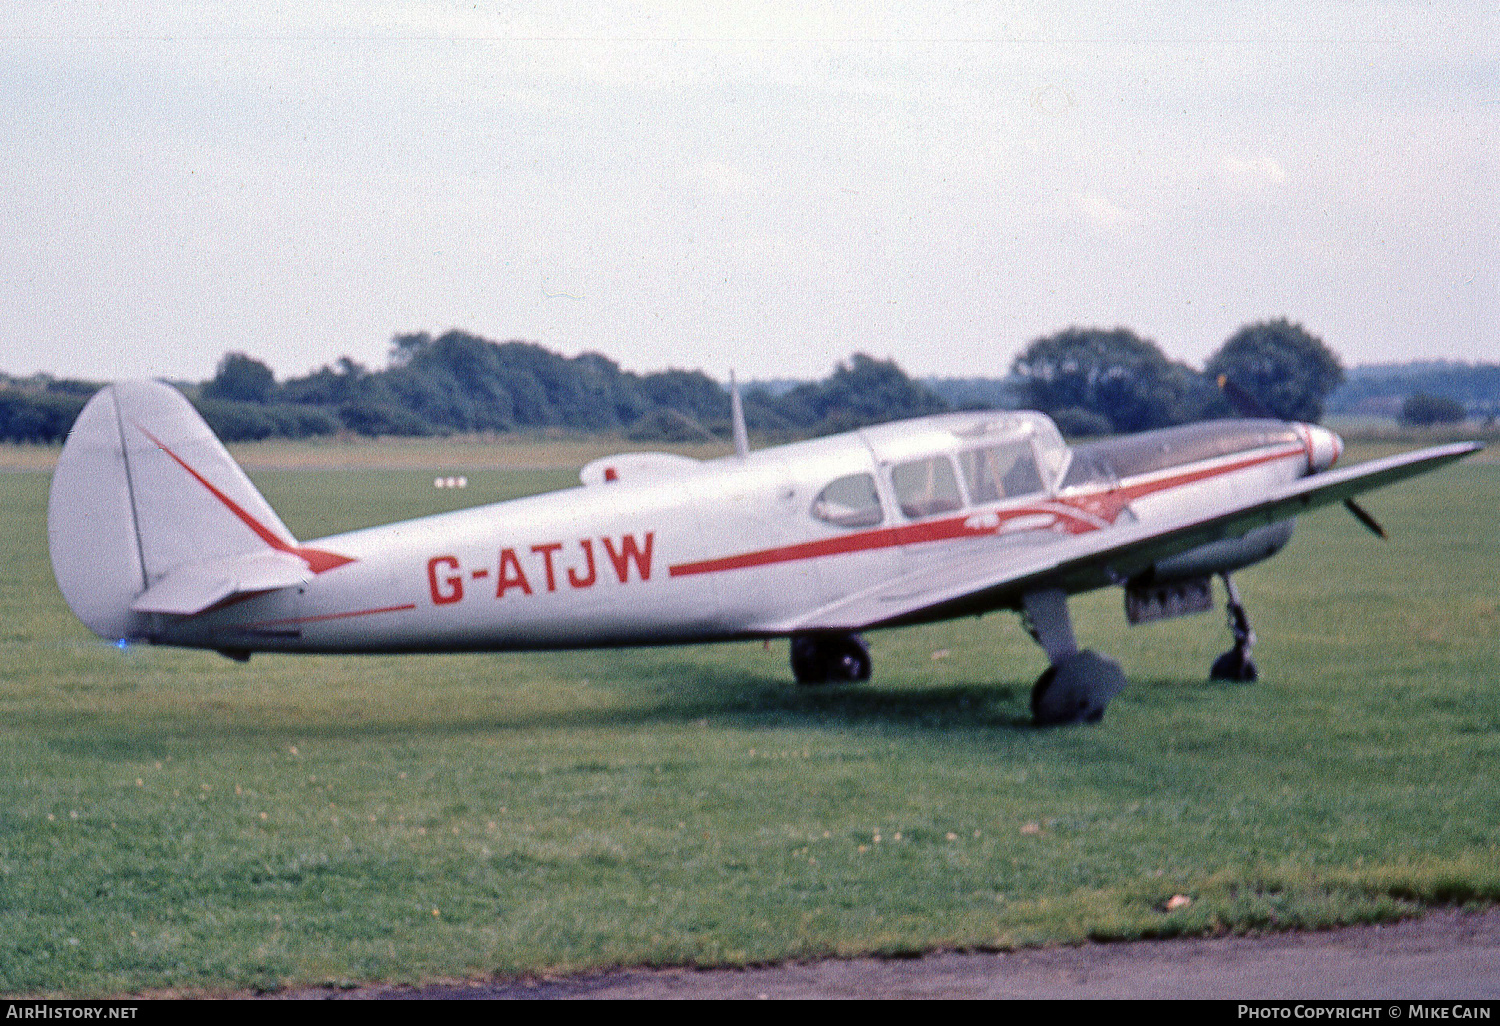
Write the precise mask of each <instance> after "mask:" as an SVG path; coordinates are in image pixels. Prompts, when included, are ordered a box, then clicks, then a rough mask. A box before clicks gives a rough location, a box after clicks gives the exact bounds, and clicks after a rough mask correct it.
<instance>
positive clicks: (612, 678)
mask: <svg viewBox="0 0 1500 1026" xmlns="http://www.w3.org/2000/svg"><path fill="white" fill-rule="evenodd" d="M538 462H540V461H538ZM441 469H442V468H439V470H441ZM432 474H433V471H432V470H430V469H411V470H385V471H359V472H352V471H312V470H305V471H283V472H262V473H257V474H256V475H255V476H256V480H257V482H258V483H259V484H260V485H261V487H262V488H263V490H264V491H265V493H266V495H267V497H268V498H269V499H270V500H271V502H272V503H273V505H275V506H276V507H277V509H278V510H279V511H280V512H281V513H282V515H283V517H284V518H285V519H286V520H287V522H288V524H289V525H290V526H291V527H292V529H293V530H294V531H295V532H297V533H298V535H299V536H300V537H313V536H316V535H320V534H326V533H329V532H331V531H335V530H342V529H345V528H349V527H357V526H362V525H365V524H371V523H379V522H382V521H385V520H389V519H394V518H396V517H400V516H411V515H417V514H420V513H425V512H432V511H435V510H437V509H439V508H451V507H452V506H454V505H460V504H469V503H474V502H481V501H488V500H491V499H498V498H503V497H507V496H510V495H515V494H521V493H524V492H527V491H533V490H538V489H544V488H552V487H558V486H561V485H565V484H568V483H570V482H571V481H572V480H574V478H573V476H572V474H571V473H570V472H569V471H565V470H557V471H500V470H493V471H486V470H479V471H476V472H474V473H471V474H470V475H469V476H470V486H469V488H468V489H467V490H465V491H464V492H453V491H446V490H444V491H438V490H435V489H433V488H432V483H431V478H432ZM46 487H47V477H46V475H45V474H40V473H13V474H3V475H0V503H3V504H0V523H3V526H4V536H5V538H6V539H7V541H6V546H5V549H4V556H3V558H0V612H3V615H0V991H3V992H6V993H12V994H15V993H33V994H34V993H54V992H58V993H69V994H105V993H119V992H128V991H136V990H143V989H155V988H173V989H178V990H182V989H189V990H191V989H206V990H218V989H234V988H247V987H251V988H277V987H281V986H285V985H288V984H294V983H296V984H302V983H325V982H326V983H334V984H340V983H353V982H367V981H376V980H382V981H411V980H418V979H431V978H435V977H469V976H478V975H486V974H493V973H500V974H506V975H515V974H525V973H539V972H554V971H567V970H574V969H585V968H592V967H599V966H607V965H615V964H682V963H690V964H743V963H750V962H764V961H772V960H778V959H786V958H807V957H814V956H820V955H829V954H854V953H857V952H871V951H873V952H885V953H889V954H905V953H911V952H916V951H922V950H928V949H932V948H937V947H997V946H1011V945H1022V944H1036V943H1046V942H1070V941H1079V940H1083V939H1085V938H1099V939H1115V938H1132V937H1144V936H1166V935H1172V934H1177V933H1203V932H1217V931H1226V930H1252V929H1276V928H1289V927H1323V926H1329V925H1333V924H1337V923H1347V922H1357V921H1379V920H1388V919H1392V918H1396V917H1400V916H1404V915H1408V914H1411V913H1412V912H1413V911H1415V910H1418V909H1420V908H1422V907H1424V906H1428V905H1433V904H1455V903H1457V904H1463V903H1483V902H1492V901H1496V900H1500V847H1497V845H1500V790H1497V788H1496V786H1495V783H1494V780H1493V774H1494V770H1495V767H1496V765H1497V764H1500V758H1497V756H1500V680H1497V678H1500V583H1497V578H1496V571H1497V568H1500V539H1497V528H1500V514H1497V513H1496V510H1497V509H1500V467H1496V466H1494V465H1483V464H1480V465H1469V464H1462V465H1459V466H1457V467H1454V468H1451V469H1449V470H1446V471H1443V472H1440V473H1438V474H1435V475H1432V476H1429V477H1426V478H1422V479H1418V480H1416V481H1414V482H1410V483H1408V484H1404V485H1402V486H1399V487H1397V488H1393V489H1390V490H1387V491H1384V492H1381V493H1377V494H1375V495H1373V496H1371V497H1369V498H1368V499H1367V501H1366V505H1367V506H1368V507H1369V508H1370V509H1371V511H1372V512H1374V513H1375V514H1376V515H1377V516H1378V517H1380V518H1381V519H1382V521H1383V522H1384V523H1385V524H1386V526H1387V527H1388V528H1389V529H1390V531H1391V533H1392V535H1393V539H1394V540H1393V541H1392V542H1390V543H1382V542H1380V541H1378V540H1376V539H1374V538H1372V537H1370V536H1369V535H1367V534H1366V533H1365V532H1364V531H1363V530H1362V529H1361V528H1360V527H1359V525H1357V524H1356V523H1354V522H1353V521H1352V520H1351V519H1350V518H1348V517H1346V516H1343V515H1342V514H1341V513H1340V512H1338V511H1327V512H1323V513H1320V514H1317V515H1314V516H1311V517H1307V518H1304V519H1303V521H1302V523H1301V524H1300V525H1299V529H1298V535H1297V537H1296V538H1295V539H1294V540H1293V542H1292V544H1291V546H1290V547H1289V548H1288V550H1287V551H1286V552H1285V553H1283V554H1282V555H1281V556H1280V557H1279V558H1278V559H1276V560H1273V561H1272V562H1270V563H1268V564H1265V565H1263V566H1261V567H1258V568H1255V569H1252V570H1250V571H1248V572H1245V573H1244V574H1242V575H1240V578H1239V580H1240V583H1241V588H1242V590H1243V592H1244V593H1245V595H1246V598H1247V600H1248V601H1249V603H1250V606H1251V612H1252V615H1253V617H1254V619H1255V626H1256V630H1257V632H1258V633H1259V635H1260V638H1261V644H1260V647H1259V649H1258V650H1257V655H1258V657H1259V660H1260V663H1261V668H1262V673H1263V678H1264V679H1263V681H1262V683H1260V684H1256V685H1249V686H1244V685H1221V684H1209V683H1207V681H1206V679H1205V678H1206V670H1207V667H1208V664H1209V662H1210V661H1211V660H1212V658H1213V656H1214V655H1216V654H1217V653H1218V652H1219V651H1221V650H1222V649H1223V648H1224V647H1226V644H1227V640H1228V638H1227V632H1226V631H1225V630H1224V627H1223V623H1222V614H1220V613H1215V614H1214V615H1212V616H1204V617H1196V618H1190V619H1187V620H1181V621H1175V622H1172V623H1168V624H1162V625H1157V626H1153V627H1146V628H1138V629H1134V630H1129V629H1127V628H1125V627H1124V625H1123V618H1122V615H1121V612H1120V608H1119V596H1118V594H1117V593H1110V594H1101V595H1096V596H1088V597H1085V598H1082V599H1079V600H1076V601H1075V611H1076V617H1077V620H1078V625H1079V631H1080V634H1081V635H1082V637H1083V640H1084V642H1085V643H1086V644H1089V645H1090V646H1092V647H1095V648H1098V649H1101V650H1103V651H1107V652H1110V653H1112V654H1114V655H1115V656H1116V657H1118V658H1119V659H1120V660H1121V662H1122V663H1123V664H1124V666H1125V668H1126V670H1127V672H1128V673H1129V675H1130V677H1131V679H1132V686H1131V687H1130V688H1129V689H1127V691H1126V692H1125V693H1124V694H1122V695H1121V696H1120V697H1119V698H1118V699H1116V701H1115V702H1114V704H1113V705H1112V706H1111V709H1110V712H1109V715H1108V716H1107V717H1106V719H1105V722H1104V723H1103V724H1101V725H1099V726H1097V727H1089V728H1082V729H1065V730H1043V731H1039V730H1035V729H1033V728H1032V727H1030V726H1029V725H1028V722H1027V721H1028V717H1027V697H1028V692H1029V688H1030V684H1031V681H1032V680H1033V679H1034V677H1035V676H1036V674H1037V673H1038V672H1040V670H1041V669H1042V666H1043V659H1042V657H1041V655H1040V653H1039V652H1038V651H1037V650H1036V648H1035V646H1034V645H1033V644H1032V643H1031V642H1030V641H1029V639H1027V638H1026V637H1025V635H1024V633H1023V632H1022V631H1021V630H1020V629H1019V628H1018V627H1017V625H1016V624H1015V622H1014V619H1013V618H1011V617H1008V616H1000V615H997V616H991V617H986V618H984V619H982V620H979V621H973V620H967V621H960V622H957V623H953V624H944V625H938V626H933V627H926V628H920V629H912V630H904V631H897V632H888V633H881V634H876V635H873V636H872V638H871V641H872V647H873V650H874V655H875V665H876V679H875V681H874V682H873V683H872V684H871V685H870V686H867V687H863V688H857V689H850V690H837V691H832V692H817V691H810V690H803V689H798V688H796V687H794V686H792V685H791V684H790V683H789V674H788V672H787V670H786V649H785V645H784V644H773V645H771V646H770V647H769V650H767V649H765V648H763V647H762V646H760V645H758V644H745V645H719V646H710V647H704V648H694V649H661V650H642V651H624V652H592V653H591V652H581V653H563V654H540V655H500V656H431V657H409V658H378V657H368V658H332V657H327V658H324V657H301V658H297V657H264V656H256V657H255V658H254V659H253V660H252V661H251V662H250V663H249V664H248V665H244V666H242V665H238V664H234V663H231V662H229V661H227V660H224V659H221V658H220V657H218V656H215V655H211V654H203V653H194V652H177V651H171V650H153V649H146V648H136V649H131V650H129V651H126V652H120V651H117V650H116V649H114V648H112V647H110V646H108V645H104V644H102V643H99V642H96V641H95V640H93V639H92V638H91V637H90V636H89V635H87V634H86V632H85V631H84V629H83V628H82V627H81V626H79V625H78V624H77V623H76V622H75V621H74V620H73V619H72V617H71V614H69V613H68V611H67V610H66V608H65V607H64V605H63V603H62V600H61V598H60V597H59V596H58V594H57V592H56V589H55V587H54V586H53V584H52V582H51V575H50V570H49V568H48V564H47V556H46V542H45V524H44V521H45V504H46ZM1178 894H1182V895H1186V896H1188V897H1190V898H1191V899H1192V901H1191V903H1190V904H1188V905H1187V906H1185V907H1181V908H1176V909H1173V910H1171V911H1169V910H1168V909H1167V902H1168V900H1169V899H1171V898H1172V897H1173V896H1174V895H1178Z"/></svg>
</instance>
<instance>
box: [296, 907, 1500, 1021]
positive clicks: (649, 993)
mask: <svg viewBox="0 0 1500 1026" xmlns="http://www.w3.org/2000/svg"><path fill="white" fill-rule="evenodd" d="M281 996H283V997H299V998H316V997H330V998H356V999H358V998H385V999H391V998H395V999H422V998H427V999H448V1000H452V999H455V998H457V999H466V998H471V999H556V998H572V999H588V998H595V999H598V998H605V999H630V998H650V999H661V998H693V999H704V998H728V999H755V998H767V999H785V998H835V999H837V998H856V999H869V998H1231V999H1253V998H1261V999H1268V1000H1275V999H1280V1000H1297V999H1307V1000H1312V999H1319V998H1353V999H1381V1000H1399V999H1412V1000H1422V999H1449V1000H1460V999H1470V1000H1472V999H1486V998H1488V999H1497V998H1500V908H1496V909H1489V910H1487V911H1483V912H1467V913H1466V912H1435V913H1432V914H1430V915H1427V916H1424V917H1422V918H1421V919H1413V920H1408V921H1406V922H1402V923H1396V924H1393V925H1389V926H1356V927H1349V928H1346V929H1341V930H1329V931H1327V932H1323V933H1280V934H1267V935H1264V936H1253V937H1212V938H1203V939H1193V940H1170V941H1136V942H1131V943H1121V944H1088V945H1084V946H1082V947H1072V948H1042V949H1034V950H1026V951H1016V952H1005V953H994V954H960V953H945V954H933V955H927V956H925V957H922V958H915V959H878V958H852V959H834V960H827V961H820V962H806V963H791V964H785V965H778V966H768V967H763V968H754V969H704V970H695V969H619V970H614V971H610V972H605V973H598V974H592V975H586V976H574V977H563V978H558V979H542V980H524V981H496V982H488V983H486V982H479V983H459V984H453V983H446V984H432V985H427V986H420V987H392V988H380V987H371V988H361V989H358V990H353V991H320V990H302V991H295V992H292V993H287V994H283V995H281Z"/></svg>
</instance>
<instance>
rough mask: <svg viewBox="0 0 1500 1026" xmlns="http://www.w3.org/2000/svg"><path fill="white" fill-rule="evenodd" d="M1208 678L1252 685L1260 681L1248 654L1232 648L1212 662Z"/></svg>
mask: <svg viewBox="0 0 1500 1026" xmlns="http://www.w3.org/2000/svg"><path fill="white" fill-rule="evenodd" d="M1208 678H1209V680H1227V681H1233V682H1235V683H1238V684H1254V683H1255V682H1256V681H1257V680H1258V679H1260V673H1259V672H1258V671H1257V670H1256V669H1255V660H1254V659H1251V658H1250V653H1249V652H1241V651H1240V650H1239V649H1237V648H1232V649H1230V650H1229V651H1228V652H1225V653H1224V654H1223V655H1221V656H1219V658H1217V659H1215V660H1214V665H1213V669H1211V670H1209V671H1208Z"/></svg>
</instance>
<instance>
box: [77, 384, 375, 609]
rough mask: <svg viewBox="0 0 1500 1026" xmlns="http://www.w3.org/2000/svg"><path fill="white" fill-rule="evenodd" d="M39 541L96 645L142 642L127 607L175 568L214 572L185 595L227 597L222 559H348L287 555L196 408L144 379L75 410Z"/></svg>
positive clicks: (294, 550) (230, 585) (228, 576)
mask: <svg viewBox="0 0 1500 1026" xmlns="http://www.w3.org/2000/svg"><path fill="white" fill-rule="evenodd" d="M47 542H48V547H49V549H50V551H51V555H52V571H53V575H54V576H55V577H56V579H57V585H58V588H59V589H60V590H61V591H62V593H63V598H65V599H66V600H67V602H68V606H69V607H70V608H71V609H72V610H73V612H74V613H75V614H76V615H77V616H78V618H79V619H80V620H82V621H83V622H84V624H85V625H86V626H88V628H89V629H90V630H92V631H93V632H94V633H96V634H99V635H101V636H103V637H106V638H134V637H143V636H146V635H147V633H148V632H149V628H150V623H151V621H150V617H149V616H148V615H146V613H143V612H137V611H135V610H133V609H132V608H131V607H132V605H133V604H135V603H136V600H137V599H139V598H140V597H141V595H142V593H143V592H145V591H146V590H147V589H150V588H152V587H153V586H155V585H157V584H158V582H160V581H161V580H162V579H163V578H165V577H167V576H168V575H170V574H173V572H174V571H178V570H181V569H182V568H184V567H192V566H195V565H197V566H205V565H210V566H212V565H217V567H218V569H217V570H216V571H215V573H216V574H217V578H216V580H215V581H214V582H212V583H208V582H205V583H203V585H202V586H201V587H198V588H196V589H194V590H195V591H196V592H198V593H200V594H207V592H206V590H205V589H207V588H210V587H212V588H216V589H218V591H219V592H220V593H222V594H229V593H232V592H234V591H238V590H244V589H242V588H241V586H240V584H239V583H238V582H237V580H236V579H235V576H236V575H235V574H234V573H233V572H230V571H226V570H225V569H224V567H225V565H226V562H227V565H230V566H231V567H232V566H233V564H234V563H235V562H236V561H240V562H243V558H244V557H262V556H264V555H265V554H267V553H277V554H283V555H285V556H294V557H298V558H300V559H301V560H302V561H303V562H304V563H305V564H306V566H307V568H308V569H310V570H312V571H313V572H319V571H321V570H323V569H329V568H331V565H339V564H340V563H342V562H348V560H347V559H345V558H344V557H341V556H335V555H333V554H332V553H324V552H318V551H317V550H312V549H304V548H300V547H298V545H297V542H296V539H294V538H293V537H292V534H291V532H290V531H288V530H287V528H286V525H285V524H283V523H282V522H281V519H280V518H279V517H278V516H277V515H276V513H275V511H274V510H272V509H271V507H270V505H269V504H268V503H267V502H266V500H265V499H264V498H262V497H261V494H260V492H258V491H256V489H255V486H254V485H253V484H251V483H250V479H249V478H247V477H246V476H245V473H244V471H242V470H241V469H240V468H239V465H238V464H236V463H235V462H234V459H233V457H231V456H230V455H229V453H228V452H227V451H226V450H225V449H224V446H223V445H221V444H220V443H219V440H218V439H217V438H215V437H214V434H213V432H212V431H211V430H209V427H208V425H207V424H205V423H204V422H203V419H202V418H201V417H199V416H198V413H197V411H196V410H194V409H193V408H192V406H191V405H189V404H188V401H187V400H186V399H184V398H183V397H182V395H181V393H179V392H177V391H176V390H175V389H173V388H170V387H168V386H167V385H163V384H159V383H157V382H153V381H131V382H121V383H118V384H114V385H109V386H107V387H105V388H103V389H101V390H100V391H99V392H98V394H96V395H95V396H94V397H93V398H92V399H90V400H89V402H88V404H87V405H86V406H85V407H84V408H83V412H82V413H80V414H79V416H78V420H77V421H76V422H75V423H74V425H73V430H72V431H71V432H69V434H68V441H67V444H66V445H64V446H63V451H62V454H61V455H60V456H59V457H58V460H57V470H56V472H55V473H54V474H53V477H52V493H51V497H50V499H49V501H48V506H47ZM282 576H284V574H283V575H282ZM218 578H222V579H223V580H219V579H218ZM178 579H179V580H180V577H179V578H178ZM174 590H175V591H177V592H180V590H181V589H180V586H178V587H177V588H176V589H174ZM148 605H150V603H148ZM158 608H161V607H160V606H153V607H152V609H153V610H154V609H158ZM189 609H190V607H185V608H184V609H183V610H182V611H183V612H187V611H189ZM174 611H175V610H174Z"/></svg>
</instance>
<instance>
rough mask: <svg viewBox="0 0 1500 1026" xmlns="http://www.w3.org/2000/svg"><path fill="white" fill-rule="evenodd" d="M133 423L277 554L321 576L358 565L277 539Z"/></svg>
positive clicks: (349, 559)
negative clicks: (291, 557) (298, 561)
mask: <svg viewBox="0 0 1500 1026" xmlns="http://www.w3.org/2000/svg"><path fill="white" fill-rule="evenodd" d="M131 423H132V424H135V427H136V430H138V431H139V432H140V433H141V434H143V435H145V436H146V437H147V438H149V439H151V443H152V444H153V445H155V446H156V447H157V448H158V449H160V450H161V451H162V452H164V453H166V454H167V455H168V456H170V457H172V460H173V462H175V463H176V464H177V465H178V466H179V467H181V468H182V469H183V470H186V471H187V472H188V473H189V474H191V475H193V479H194V480H196V481H197V482H198V483H199V484H201V485H202V486H203V487H204V488H207V489H208V491H209V494H211V495H212V496H213V497H214V498H216V499H218V500H219V501H220V502H222V503H223V504H224V507H225V508H226V509H228V510H229V512H231V513H233V514H234V515H235V516H236V517H238V518H239V519H240V522H241V523H243V524H244V525H245V526H246V527H248V528H250V530H252V531H254V532H255V535H256V537H258V538H259V539H260V540H261V541H263V542H265V543H266V544H267V545H269V546H270V547H271V548H273V549H275V550H276V551H277V552H285V553H287V554H289V555H293V556H296V557H297V558H298V559H301V560H302V561H303V562H304V563H306V564H307V568H308V569H309V570H311V571H312V572H313V573H315V574H321V573H323V572H324V571H325V570H332V569H334V568H335V567H340V566H343V565H344V564H345V563H353V562H354V560H353V559H352V558H351V557H349V556H340V555H339V554H338V553H336V552H324V551H323V550H322V549H310V548H307V547H305V546H302V545H294V544H292V543H291V542H288V541H287V540H286V539H284V538H280V537H277V535H276V532H274V531H272V530H271V529H270V528H269V527H267V526H266V525H265V524H263V523H261V522H260V521H259V520H257V519H255V517H253V516H251V515H250V513H249V511H247V510H246V509H245V508H244V507H243V506H241V505H240V504H239V503H237V502H235V501H234V500H233V499H231V498H230V497H229V496H227V495H225V494H224V493H223V492H221V491H219V489H217V488H215V487H214V486H213V483H212V482H210V481H209V480H208V479H207V478H206V477H204V476H203V475H202V474H200V473H198V472H197V471H196V470H194V469H193V468H192V467H190V466H188V464H187V461H186V460H184V459H183V458H182V457H181V456H178V455H177V454H176V453H175V452H173V451H172V450H171V449H168V448H167V447H166V446H165V445H164V444H162V441H161V439H159V438H157V437H156V436H155V435H153V434H152V433H151V432H149V431H147V430H146V429H145V428H143V427H141V425H139V424H136V422H135V421H131Z"/></svg>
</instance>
